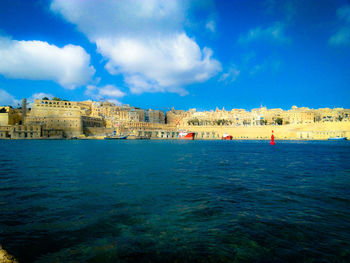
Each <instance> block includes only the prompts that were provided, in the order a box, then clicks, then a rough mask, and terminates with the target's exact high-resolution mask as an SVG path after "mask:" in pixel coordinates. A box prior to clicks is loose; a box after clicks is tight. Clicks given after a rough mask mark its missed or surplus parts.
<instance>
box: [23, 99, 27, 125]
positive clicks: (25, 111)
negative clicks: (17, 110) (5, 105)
mask: <svg viewBox="0 0 350 263" xmlns="http://www.w3.org/2000/svg"><path fill="white" fill-rule="evenodd" d="M26 115H27V99H22V124H24V121H25V117H26Z"/></svg>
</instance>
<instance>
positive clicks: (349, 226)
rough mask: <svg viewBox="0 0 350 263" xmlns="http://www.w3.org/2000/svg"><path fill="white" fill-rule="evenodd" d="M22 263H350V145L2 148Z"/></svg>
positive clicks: (2, 214)
mask: <svg viewBox="0 0 350 263" xmlns="http://www.w3.org/2000/svg"><path fill="white" fill-rule="evenodd" d="M0 162H1V170H0V180H1V185H0V244H1V245H2V246H3V248H4V249H6V250H7V251H8V252H9V253H10V254H12V255H14V256H15V257H16V258H17V259H18V260H19V262H175V261H178V262H271V261H275V262H305V261H307V262H313V261H314V262H319V261H322V260H324V261H325V262H327V261H331V262H347V261H349V258H350V249H349V248H350V212H349V205H350V192H349V189H350V143H349V142H347V141H345V142H328V141H283V142H281V141H278V142H277V144H276V145H275V146H274V147H271V146H270V145H269V143H268V141H161V140H156V141H94V140H89V141H87V140H75V141H69V140H58V141H45V140H29V141H25V140H22V141H8V140H0Z"/></svg>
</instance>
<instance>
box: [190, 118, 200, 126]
mask: <svg viewBox="0 0 350 263" xmlns="http://www.w3.org/2000/svg"><path fill="white" fill-rule="evenodd" d="M187 123H188V125H199V120H198V118H195V119H192V120H189V121H188V122H187Z"/></svg>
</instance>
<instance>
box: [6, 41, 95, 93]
mask: <svg viewBox="0 0 350 263" xmlns="http://www.w3.org/2000/svg"><path fill="white" fill-rule="evenodd" d="M94 73H95V69H94V68H93V67H92V66H90V55H89V54H87V53H86V52H85V50H84V49H83V48H82V47H80V46H74V45H66V46H64V47H63V48H59V47H57V46H55V45H50V44H48V43H47V42H43V41H17V40H12V39H10V38H7V37H0V74H1V75H3V76H5V77H7V78H14V79H29V80H53V81H55V82H57V83H59V84H60V85H61V86H63V87H64V88H67V89H74V88H76V87H78V86H81V85H84V84H87V83H88V82H89V81H90V79H91V77H92V76H93V75H94Z"/></svg>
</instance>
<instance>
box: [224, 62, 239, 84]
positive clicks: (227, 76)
mask: <svg viewBox="0 0 350 263" xmlns="http://www.w3.org/2000/svg"><path fill="white" fill-rule="evenodd" d="M240 73H241V71H240V70H238V69H237V67H236V66H235V65H234V66H232V67H231V68H229V69H228V71H227V72H225V73H223V74H222V75H221V76H220V78H219V81H221V82H224V83H225V84H226V85H227V84H230V83H232V82H234V81H236V79H237V78H238V76H239V74H240Z"/></svg>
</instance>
